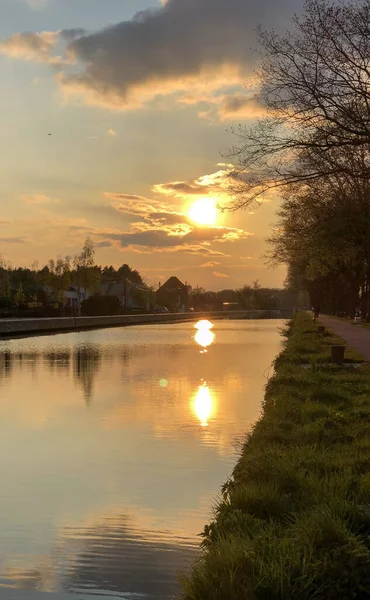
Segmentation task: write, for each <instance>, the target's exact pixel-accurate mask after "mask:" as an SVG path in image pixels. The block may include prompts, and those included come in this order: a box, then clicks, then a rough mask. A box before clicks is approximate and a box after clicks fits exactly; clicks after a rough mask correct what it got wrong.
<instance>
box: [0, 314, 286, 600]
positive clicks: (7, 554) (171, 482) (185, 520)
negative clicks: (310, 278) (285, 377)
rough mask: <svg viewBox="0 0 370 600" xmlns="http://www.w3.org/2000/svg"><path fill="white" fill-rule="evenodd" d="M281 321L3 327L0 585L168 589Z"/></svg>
mask: <svg viewBox="0 0 370 600" xmlns="http://www.w3.org/2000/svg"><path fill="white" fill-rule="evenodd" d="M279 326H281V322H280V321H276V320H274V321H234V320H233V321H215V323H214V328H213V329H209V328H207V327H206V328H201V329H200V330H196V329H194V324H191V323H181V324H174V325H164V326H160V325H148V326H139V327H127V328H122V329H121V328H120V329H111V330H100V331H89V332H80V333H71V334H64V335H55V336H50V337H38V338H27V339H23V340H5V341H0V481H1V486H0V587H1V588H2V589H1V591H0V596H1V598H6V599H7V600H8V599H9V600H18V599H21V600H39V599H42V598H44V593H41V592H54V593H56V594H57V595H58V599H59V598H60V599H63V600H64V599H65V598H69V597H70V594H74V593H77V594H78V598H85V597H86V598H90V597H91V595H98V596H103V597H105V598H106V597H112V596H113V597H116V596H117V597H119V598H125V599H149V598H150V599H151V598H153V599H154V598H158V599H159V598H160V599H161V600H165V599H166V598H171V597H173V593H174V592H175V591H176V589H177V574H178V572H179V571H182V570H184V569H185V568H186V566H187V565H189V564H191V562H192V561H193V560H194V558H195V557H196V552H197V549H198V546H199V536H198V534H199V533H200V531H202V529H203V527H204V525H205V524H206V523H207V522H208V521H209V518H210V515H211V509H212V505H213V502H214V499H215V498H216V496H217V494H218V492H219V490H220V486H221V485H222V483H223V482H224V481H225V480H226V479H227V477H228V476H229V475H230V474H231V470H232V468H233V465H234V464H235V460H236V451H235V441H236V440H238V439H239V440H240V438H241V436H243V435H244V434H245V432H246V431H248V430H249V429H250V428H251V426H252V424H253V423H254V422H255V421H256V418H257V417H258V415H259V413H260V407H261V400H262V398H263V388H264V385H265V383H266V379H267V377H268V376H269V374H271V362H272V360H273V358H274V357H275V355H276V354H277V352H278V350H279V348H280V343H281V340H280V336H279V332H278V329H279ZM194 335H195V336H196V339H194ZM48 597H49V594H46V596H45V598H48Z"/></svg>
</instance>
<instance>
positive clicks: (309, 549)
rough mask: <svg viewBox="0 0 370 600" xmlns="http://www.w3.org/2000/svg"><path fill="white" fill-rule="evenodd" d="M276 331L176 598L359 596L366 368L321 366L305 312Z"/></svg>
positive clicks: (368, 581) (366, 587) (366, 452)
mask: <svg viewBox="0 0 370 600" xmlns="http://www.w3.org/2000/svg"><path fill="white" fill-rule="evenodd" d="M284 333H285V335H286V337H287V340H286V344H285V349H284V350H283V352H282V353H281V355H280V356H279V357H278V358H277V360H276V363H275V364H276V373H275V375H274V377H273V378H272V379H271V380H270V382H269V384H268V386H267V390H266V396H265V405H264V414H263V417H262V418H261V420H260V421H259V422H258V424H257V425H256V427H255V428H254V431H253V432H252V434H251V435H250V436H248V439H247V440H246V442H245V445H244V447H243V450H242V454H241V456H240V459H239V461H238V463H237V466H236V468H235V470H234V473H233V475H232V478H231V479H230V480H229V481H228V482H227V483H226V484H225V485H224V487H223V489H222V496H221V499H220V500H219V502H218V505H217V507H216V509H215V516H214V521H213V522H212V523H211V524H210V525H208V526H207V527H206V528H205V531H204V534H203V536H204V540H203V550H202V553H201V557H200V559H199V561H198V563H197V564H196V565H195V566H194V568H193V571H192V573H191V575H190V576H189V577H187V578H186V579H184V581H183V598H184V599H185V600H252V599H253V600H277V599H279V600H281V599H288V598H289V599H297V600H306V599H307V600H308V599H310V600H312V599H315V600H324V599H325V600H330V599H336V600H339V599H340V600H347V599H361V600H362V599H363V600H365V599H366V600H368V599H369V598H370V368H369V367H368V366H367V365H355V364H354V365H353V367H351V366H350V367H349V368H341V367H337V366H335V365H332V364H330V360H329V356H330V345H331V344H333V343H336V342H338V339H337V338H335V337H334V336H332V335H330V334H326V335H322V334H319V333H318V330H317V326H315V325H314V324H313V323H312V320H311V318H310V317H309V316H307V315H302V314H301V315H298V316H296V317H295V319H294V321H293V322H292V323H291V324H290V326H289V327H288V328H287V330H286V331H285V332H284ZM346 354H348V356H349V359H350V360H351V361H353V362H356V361H358V360H359V357H358V356H356V354H354V353H347V352H346ZM302 363H310V368H304V367H302V366H300V365H301V364H302Z"/></svg>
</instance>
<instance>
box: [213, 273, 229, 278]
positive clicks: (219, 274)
mask: <svg viewBox="0 0 370 600" xmlns="http://www.w3.org/2000/svg"><path fill="white" fill-rule="evenodd" d="M213 275H214V276H215V277H224V278H227V277H229V276H228V275H226V273H219V272H218V271H213Z"/></svg>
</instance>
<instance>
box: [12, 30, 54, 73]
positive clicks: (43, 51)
mask: <svg viewBox="0 0 370 600" xmlns="http://www.w3.org/2000/svg"><path fill="white" fill-rule="evenodd" d="M58 40H59V32H53V31H43V32H41V33H29V32H26V33H14V34H13V35H12V36H11V37H9V38H8V39H7V40H5V41H3V42H1V43H0V52H1V53H2V54H5V55H6V56H9V57H10V58H19V59H22V60H25V61H36V62H43V63H46V64H50V65H55V64H58V65H60V64H61V63H62V60H61V58H60V57H57V56H53V55H52V54H51V53H52V52H53V51H54V49H55V46H56V44H57V43H58Z"/></svg>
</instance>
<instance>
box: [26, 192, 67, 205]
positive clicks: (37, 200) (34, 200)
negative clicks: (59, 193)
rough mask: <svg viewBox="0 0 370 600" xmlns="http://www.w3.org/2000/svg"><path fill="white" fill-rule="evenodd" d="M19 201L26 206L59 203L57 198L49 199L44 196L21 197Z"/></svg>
mask: <svg viewBox="0 0 370 600" xmlns="http://www.w3.org/2000/svg"><path fill="white" fill-rule="evenodd" d="M21 199H22V201H23V202H25V203H26V204H57V203H59V202H60V200H58V198H50V197H49V196H45V195H44V194H33V195H29V196H26V195H23V196H21Z"/></svg>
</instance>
